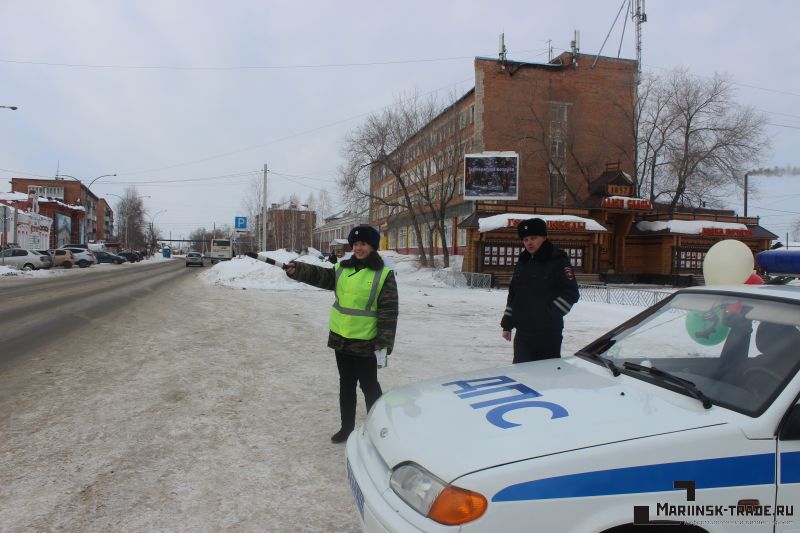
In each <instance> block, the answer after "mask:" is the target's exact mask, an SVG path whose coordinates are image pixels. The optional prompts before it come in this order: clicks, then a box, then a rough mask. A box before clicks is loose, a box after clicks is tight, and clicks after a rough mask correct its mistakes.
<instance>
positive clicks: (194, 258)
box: [186, 252, 205, 267]
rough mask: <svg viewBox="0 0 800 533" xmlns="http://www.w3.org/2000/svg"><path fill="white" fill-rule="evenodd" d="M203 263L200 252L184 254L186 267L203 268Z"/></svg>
mask: <svg viewBox="0 0 800 533" xmlns="http://www.w3.org/2000/svg"><path fill="white" fill-rule="evenodd" d="M204 264H205V262H204V261H203V254H201V253H200V252H189V253H187V254H186V266H187V267H188V266H192V265H197V266H203V265H204Z"/></svg>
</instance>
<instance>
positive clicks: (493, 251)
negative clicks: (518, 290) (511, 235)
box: [483, 242, 522, 267]
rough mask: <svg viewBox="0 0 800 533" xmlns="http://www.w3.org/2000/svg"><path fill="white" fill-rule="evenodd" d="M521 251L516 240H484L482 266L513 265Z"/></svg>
mask: <svg viewBox="0 0 800 533" xmlns="http://www.w3.org/2000/svg"><path fill="white" fill-rule="evenodd" d="M521 252H522V247H521V246H519V243H518V242H517V243H512V242H486V243H485V244H484V245H483V266H485V267H513V266H514V265H516V264H517V259H518V258H519V254H520V253H521Z"/></svg>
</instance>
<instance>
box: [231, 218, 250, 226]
mask: <svg viewBox="0 0 800 533" xmlns="http://www.w3.org/2000/svg"><path fill="white" fill-rule="evenodd" d="M233 227H234V228H235V229H247V217H236V218H234V221H233Z"/></svg>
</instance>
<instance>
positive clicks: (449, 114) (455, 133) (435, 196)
mask: <svg viewBox="0 0 800 533" xmlns="http://www.w3.org/2000/svg"><path fill="white" fill-rule="evenodd" d="M451 102H452V103H451V104H450V105H449V106H448V107H447V108H446V109H445V110H444V111H441V112H439V113H438V114H435V113H436V110H437V108H436V107H435V106H425V107H424V108H423V109H421V110H420V111H424V112H427V113H429V115H430V116H428V117H424V118H427V119H428V120H427V123H433V124H432V131H431V133H430V134H425V135H418V136H417V137H418V140H416V141H415V145H416V147H417V151H418V153H420V154H421V155H420V157H419V159H420V162H418V163H417V164H415V165H414V166H412V167H411V170H410V176H411V178H412V183H413V185H414V188H415V189H416V191H417V200H418V204H419V210H420V212H422V213H423V214H425V216H424V217H423V218H424V221H425V224H426V226H427V228H428V231H427V235H428V246H429V248H430V250H434V238H435V235H436V234H438V235H439V238H440V241H441V244H442V256H443V261H444V267H445V268H447V267H449V266H450V252H449V250H448V241H449V236H448V234H447V233H448V232H447V230H446V223H445V221H446V219H447V207H448V206H449V205H450V204H451V203H452V201H453V199H454V198H455V196H456V191H457V189H458V183H459V181H460V180H461V177H462V174H463V172H464V153H465V152H466V149H467V139H466V136H465V128H466V125H467V120H466V115H465V114H464V113H463V112H462V111H460V110H459V108H458V106H457V99H456V97H455V95H452V96H451Z"/></svg>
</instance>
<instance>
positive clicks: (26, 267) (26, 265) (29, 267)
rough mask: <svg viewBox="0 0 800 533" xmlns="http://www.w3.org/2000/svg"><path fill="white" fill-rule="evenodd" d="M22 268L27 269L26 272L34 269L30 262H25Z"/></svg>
mask: <svg viewBox="0 0 800 533" xmlns="http://www.w3.org/2000/svg"><path fill="white" fill-rule="evenodd" d="M22 270H25V271H26V272H28V271H31V270H33V265H32V264H30V263H25V264H24V265H22Z"/></svg>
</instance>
